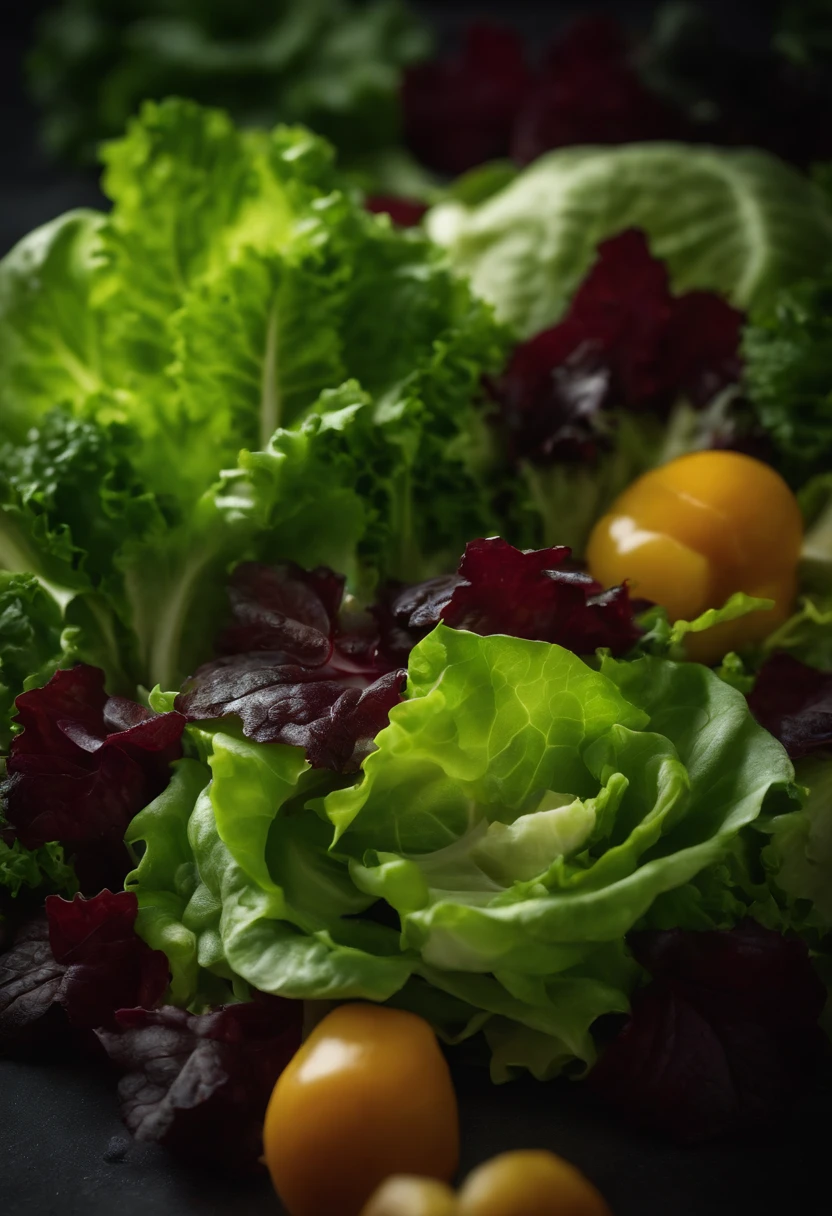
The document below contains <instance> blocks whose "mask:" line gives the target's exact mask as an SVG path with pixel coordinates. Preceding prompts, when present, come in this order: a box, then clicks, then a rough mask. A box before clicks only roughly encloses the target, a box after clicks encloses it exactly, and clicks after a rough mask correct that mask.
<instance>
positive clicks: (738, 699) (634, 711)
mask: <svg viewBox="0 0 832 1216" xmlns="http://www.w3.org/2000/svg"><path fill="white" fill-rule="evenodd" d="M377 743H378V749H377V751H375V752H374V753H372V754H371V755H370V756H369V757H368V758H367V760H366V761H365V763H364V778H363V781H362V782H361V783H360V784H358V785H357V786H355V787H353V788H350V789H346V790H338V791H334V792H333V793H331V794H329V795H328V796H327V797H326V798H325V800H324V802H323V809H324V810H325V812H326V814H327V815H328V817H329V819H330V820H331V821H332V823H333V825H334V827H335V833H336V840H337V845H336V847H337V848H338V849H339V850H342V851H343V852H345V853H346V854H348V855H349V856H350V857H351V858H352V863H351V873H352V875H353V879H354V880H355V882H356V884H357V885H358V886H359V887H361V888H362V889H364V890H366V891H367V892H368V893H371V894H373V895H376V896H378V897H382V898H384V899H386V900H387V902H388V903H389V904H391V905H392V907H394V908H395V909H396V910H397V911H398V913H399V915H400V918H401V924H402V935H403V942H404V943H405V945H406V946H407V947H408V948H410V949H414V950H417V951H418V952H419V954H420V956H421V958H422V959H423V960H424V961H425V962H426V963H427V964H428V965H430V966H431V967H434V968H440V969H447V970H455V971H462V972H483V973H487V972H493V973H494V974H495V975H497V976H498V978H505V976H506V974H508V975H509V976H510V975H513V974H514V973H519V974H522V975H526V976H535V975H537V976H541V977H545V976H551V975H553V974H557V973H559V972H562V971H566V970H568V969H569V968H574V967H575V966H576V965H579V964H581V963H582V962H583V961H585V960H589V959H591V958H592V955H593V953H594V952H595V951H596V950H597V949H599V948H600V947H602V946H604V945H607V944H609V943H614V942H616V941H621V939H623V937H624V935H625V934H626V933H627V932H628V931H629V930H630V929H631V928H633V926H635V925H637V924H638V923H639V922H640V921H641V920H642V918H644V917H645V915H646V914H647V913H648V911H649V909H650V907H651V905H652V904H653V902H654V900H656V899H657V897H658V896H659V895H661V894H663V893H664V892H667V891H669V890H672V889H674V888H678V887H682V886H684V885H685V884H687V883H689V882H690V881H691V880H692V879H693V878H694V877H695V876H696V875H697V874H698V873H699V872H700V871H702V870H704V869H705V868H706V867H708V866H709V865H712V864H713V863H714V862H715V861H717V860H718V859H719V858H720V857H722V856H723V855H724V854H725V853H726V852H727V851H728V849H729V848H730V847H731V843H732V841H733V840H734V839H735V838H736V837H737V836H738V835H739V833H740V832H741V831H742V830H743V829H744V828H745V827H746V826H747V825H748V824H750V823H752V822H753V821H754V820H755V819H756V818H757V817H758V816H759V815H760V812H761V809H762V808H763V805H764V803H765V804H767V805H771V803H770V800H774V801H776V800H777V799H779V798H784V799H785V800H786V802H785V803H784V805H787V804H788V791H789V789H790V783H791V782H792V778H793V769H792V766H791V763H790V761H789V759H788V757H787V756H786V753H785V751H784V750H783V748H782V747H781V746H780V744H779V743H777V742H776V740H774V739H773V738H772V737H771V736H770V735H769V734H767V732H765V731H764V730H762V728H760V727H759V726H757V725H756V723H755V722H754V721H753V719H752V718H751V715H750V713H749V711H748V709H747V706H746V704H745V699H744V698H743V697H742V695H741V694H740V693H738V692H737V691H736V690H735V689H733V688H730V687H728V686H727V685H726V684H725V683H723V682H722V681H721V680H719V678H718V677H717V676H715V675H714V674H713V673H712V672H710V671H709V670H707V669H706V668H704V667H701V666H699V665H697V664H676V663H672V662H669V661H667V660H662V659H655V658H650V657H645V658H642V659H639V660H637V661H635V662H616V661H614V660H612V659H606V660H604V661H603V662H602V664H601V670H600V671H598V670H594V669H593V668H591V667H589V666H587V665H586V664H584V663H583V662H582V661H581V660H580V659H578V658H577V657H576V656H574V655H572V654H571V653H569V652H568V651H564V650H562V649H561V648H559V647H557V646H549V645H546V644H544V643H537V642H527V641H522V640H520V639H515V638H507V637H502V636H494V637H487V638H482V637H478V636H475V635H473V634H468V633H465V632H463V631H454V630H448V629H446V628H444V627H442V626H440V627H439V628H438V629H436V630H435V631H434V632H433V633H432V634H431V635H429V636H428V638H426V639H425V640H424V641H423V642H422V643H420V645H419V646H418V647H417V648H416V650H415V651H414V652H413V654H412V656H411V661H410V679H409V685H408V693H407V699H406V700H405V702H404V703H402V704H401V705H399V706H397V707H396V708H395V709H393V711H392V712H391V721H390V725H389V726H388V727H387V728H386V729H385V730H384V731H382V732H381V734H380V735H379V736H378V739H377Z"/></svg>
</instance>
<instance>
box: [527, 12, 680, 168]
mask: <svg viewBox="0 0 832 1216" xmlns="http://www.w3.org/2000/svg"><path fill="white" fill-rule="evenodd" d="M629 56H630V46H629V43H628V40H627V38H626V36H625V34H624V32H623V30H622V29H621V27H620V26H619V25H618V23H617V22H615V21H611V20H609V19H607V18H603V17H598V18H592V17H589V18H585V19H583V20H580V21H576V22H575V23H574V24H573V26H572V27H571V28H570V29H569V30H568V31H567V32H566V34H565V35H564V36H563V37H562V38H561V39H559V40H558V41H557V42H556V43H555V44H554V46H553V47H552V48H551V50H550V51H549V54H548V55H547V57H546V59H545V62H544V64H543V70H542V71H541V73H540V74H539V76H538V78H537V80H536V83H535V86H534V88H533V89H532V90H531V92H530V93H529V95H528V96H527V98H526V100H525V102H524V104H523V106H522V108H521V109H520V111H519V113H518V115H517V119H516V123H515V126H514V132H513V138H512V142H511V151H512V155H513V157H514V159H515V160H517V161H519V162H520V164H528V163H529V162H530V161H533V160H536V158H537V157H538V156H540V155H541V154H542V153H543V152H546V151H548V150H549V149H551V148H562V147H566V146H568V145H571V144H625V143H637V142H645V141H649V140H656V139H685V138H686V137H687V136H688V134H689V132H688V124H687V122H686V121H685V119H684V117H683V116H682V115H681V114H680V113H679V112H678V111H677V110H676V109H674V108H673V107H671V106H670V105H668V104H667V103H666V102H665V101H664V100H662V98H660V97H658V96H657V95H656V94H654V93H652V92H651V91H650V90H649V89H647V88H646V87H645V85H644V84H643V83H642V82H641V80H640V79H639V77H638V75H637V73H636V72H635V70H634V69H633V68H632V67H631V65H630V62H629Z"/></svg>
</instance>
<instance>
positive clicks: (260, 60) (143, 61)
mask: <svg viewBox="0 0 832 1216" xmlns="http://www.w3.org/2000/svg"><path fill="white" fill-rule="evenodd" d="M429 50H430V35H429V34H428V32H427V30H426V29H425V27H424V26H423V24H422V23H421V22H420V21H419V19H418V18H417V17H416V16H415V14H414V13H413V12H411V11H410V10H409V9H408V7H407V6H406V5H405V4H404V3H402V2H401V0H371V2H370V3H365V4H362V3H356V2H355V0H265V2H264V0H67V3H65V4H63V5H60V6H57V7H56V8H54V9H53V10H52V11H50V12H48V13H47V14H46V16H45V17H44V18H43V20H42V22H41V24H40V28H39V34H38V39H37V44H36V46H35V48H34V50H33V52H32V55H31V58H30V63H29V75H30V81H31V87H32V91H33V94H34V96H35V98H36V99H37V100H38V102H39V103H40V104H41V106H42V107H43V109H44V111H45V120H44V129H43V134H44V139H45V142H46V145H47V147H48V148H49V149H51V150H52V151H53V152H55V153H56V154H58V155H60V156H68V157H71V158H73V159H76V160H82V161H92V160H94V159H95V152H96V146H97V144H98V142H99V140H101V139H103V138H106V137H108V136H111V135H116V134H118V133H119V132H121V131H122V130H123V129H124V126H125V123H126V122H127V120H128V118H130V117H131V116H132V115H134V114H135V113H136V111H137V109H138V106H139V103H140V102H142V101H144V100H145V99H146V98H161V97H164V96H166V95H168V94H176V95H177V96H181V97H188V98H192V99H194V100H196V101H202V102H208V103H211V104H216V105H221V106H224V107H225V108H227V109H229V110H230V111H231V112H232V113H233V114H234V115H235V117H236V118H237V120H238V121H239V122H241V123H243V124H245V125H260V126H271V125H272V123H274V122H275V121H277V120H278V119H280V120H282V121H284V122H305V123H307V124H308V125H309V126H310V127H312V128H313V130H315V131H317V132H319V133H320V134H321V135H326V136H328V137H329V138H330V139H332V140H333V142H334V143H335V144H336V145H337V146H338V148H339V149H340V151H341V153H342V156H343V158H344V159H345V160H346V161H355V160H356V159H358V158H360V157H361V156H362V155H363V154H365V153H372V152H376V151H378V150H379V149H381V148H386V147H388V146H389V145H391V144H395V143H397V142H398V141H399V139H400V115H399V102H398V90H399V79H400V73H401V71H402V69H403V68H404V67H406V66H407V65H408V64H410V63H413V62H414V61H416V60H418V59H421V58H423V57H424V56H425V55H426V54H427V53H428V52H429Z"/></svg>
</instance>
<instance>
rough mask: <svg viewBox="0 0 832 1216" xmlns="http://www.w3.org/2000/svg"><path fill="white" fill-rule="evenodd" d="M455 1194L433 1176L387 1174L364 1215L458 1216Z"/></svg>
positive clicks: (364, 1210)
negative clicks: (391, 1176)
mask: <svg viewBox="0 0 832 1216" xmlns="http://www.w3.org/2000/svg"><path fill="white" fill-rule="evenodd" d="M456 1213H457V1207H456V1198H455V1196H454V1193H453V1191H452V1190H451V1188H450V1187H449V1186H445V1184H444V1182H435V1181H434V1180H433V1179H432V1178H401V1177H396V1178H388V1179H387V1181H386V1182H383V1183H382V1184H381V1186H380V1187H379V1189H378V1190H377V1191H376V1193H375V1194H374V1195H373V1197H372V1199H371V1200H370V1202H369V1203H368V1204H367V1206H366V1207H365V1208H364V1209H363V1210H362V1212H361V1216H456Z"/></svg>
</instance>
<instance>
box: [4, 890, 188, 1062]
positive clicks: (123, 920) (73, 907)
mask: <svg viewBox="0 0 832 1216" xmlns="http://www.w3.org/2000/svg"><path fill="white" fill-rule="evenodd" d="M137 911H138V905H137V901H136V897H135V895H132V894H128V893H127V892H125V891H121V892H119V893H118V894H112V893H111V892H110V891H102V892H101V893H100V895H97V896H95V898H94V899H83V898H82V897H81V896H80V895H78V896H76V897H75V899H73V900H66V899H61V898H60V897H59V896H57V895H51V896H49V897H48V899H47V900H46V916H37V917H34V918H33V919H32V920H30V921H28V922H27V923H26V924H24V925H23V926H21V928H20V929H19V931H18V933H17V936H16V937H15V940H14V942H13V944H12V947H11V949H10V950H9V951H8V952H7V953H6V954H3V955H0V1047H3V1046H6V1047H8V1046H12V1047H15V1048H19V1047H21V1046H28V1045H33V1044H35V1043H37V1044H39V1045H43V1044H48V1043H49V1042H50V1041H51V1040H53V1039H57V1038H59V1037H61V1036H62V1035H64V1034H65V1033H66V1031H67V1024H69V1026H72V1027H74V1028H76V1029H78V1030H91V1029H94V1028H96V1027H101V1026H105V1027H106V1026H114V1025H115V1013H116V1011H117V1010H118V1009H121V1008H122V1007H123V1006H124V1005H128V1006H132V1005H136V1004H142V1005H146V1006H153V1005H155V1004H156V1003H157V1002H158V1001H159V1000H161V998H162V996H163V995H164V992H165V989H166V988H167V985H168V961H167V959H166V957H165V955H164V954H162V953H161V952H160V951H158V950H151V949H150V948H149V947H148V946H147V945H146V944H145V943H144V942H143V941H142V940H141V938H139V937H137V936H136V933H135V930H134V924H135V920H136V913H137Z"/></svg>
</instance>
